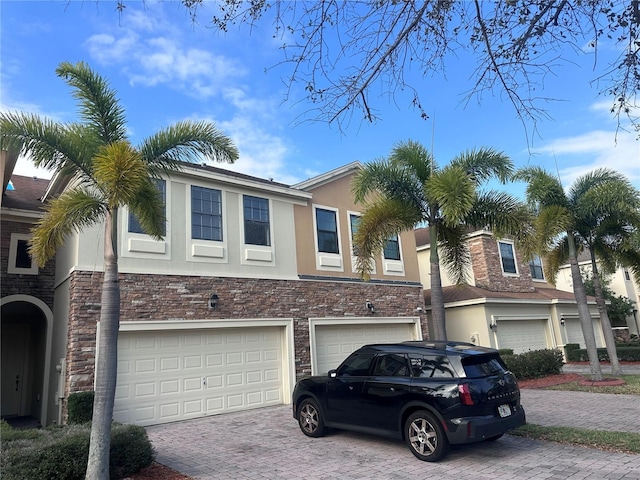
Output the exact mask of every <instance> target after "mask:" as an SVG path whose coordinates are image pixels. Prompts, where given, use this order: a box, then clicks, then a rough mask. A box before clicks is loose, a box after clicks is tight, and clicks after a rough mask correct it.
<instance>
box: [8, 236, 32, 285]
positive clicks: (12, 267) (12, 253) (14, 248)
mask: <svg viewBox="0 0 640 480" xmlns="http://www.w3.org/2000/svg"><path fill="white" fill-rule="evenodd" d="M19 240H25V241H27V242H28V241H29V240H31V234H29V233H12V234H11V240H10V241H9V259H8V260H9V263H8V264H7V273H14V274H22V275H37V274H38V264H37V263H36V261H35V259H33V258H31V268H20V267H16V259H17V257H18V241H19Z"/></svg>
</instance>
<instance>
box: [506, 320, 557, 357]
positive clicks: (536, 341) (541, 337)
mask: <svg viewBox="0 0 640 480" xmlns="http://www.w3.org/2000/svg"><path fill="white" fill-rule="evenodd" d="M546 324H547V322H546V321H545V320H499V321H498V322H497V325H498V331H497V335H498V347H499V348H511V349H513V353H523V352H528V351H529V350H543V349H545V348H549V347H548V345H547V336H546V333H545V329H546Z"/></svg>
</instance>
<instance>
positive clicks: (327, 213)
mask: <svg viewBox="0 0 640 480" xmlns="http://www.w3.org/2000/svg"><path fill="white" fill-rule="evenodd" d="M316 228H317V231H316V233H317V236H318V251H319V252H325V253H340V250H339V249H338V222H337V217H336V212H335V211H333V210H325V209H324V208H316Z"/></svg>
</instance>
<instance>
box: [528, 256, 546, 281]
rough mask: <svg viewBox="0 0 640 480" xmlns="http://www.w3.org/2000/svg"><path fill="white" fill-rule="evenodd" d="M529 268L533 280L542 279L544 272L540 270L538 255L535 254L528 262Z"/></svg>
mask: <svg viewBox="0 0 640 480" xmlns="http://www.w3.org/2000/svg"><path fill="white" fill-rule="evenodd" d="M529 268H531V278H533V279H534V280H544V272H543V270H542V259H541V258H540V256H539V255H535V256H534V257H533V258H532V259H531V261H530V262H529Z"/></svg>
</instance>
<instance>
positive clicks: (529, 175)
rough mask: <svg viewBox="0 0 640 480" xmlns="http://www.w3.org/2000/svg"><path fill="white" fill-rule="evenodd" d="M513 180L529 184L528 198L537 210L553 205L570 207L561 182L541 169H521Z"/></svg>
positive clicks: (527, 189)
mask: <svg viewBox="0 0 640 480" xmlns="http://www.w3.org/2000/svg"><path fill="white" fill-rule="evenodd" d="M513 178H514V180H523V181H525V182H527V187H526V198H527V201H528V202H529V204H530V205H531V206H532V207H533V208H534V209H536V210H539V209H541V208H543V207H545V206H551V205H560V206H567V205H568V199H567V196H566V195H565V193H564V190H563V188H562V184H561V183H560V180H558V179H557V178H556V177H554V176H552V175H551V174H549V173H547V172H546V171H545V170H544V169H542V168H540V167H526V168H521V169H520V170H517V171H516V173H515V174H514V177H513Z"/></svg>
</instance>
